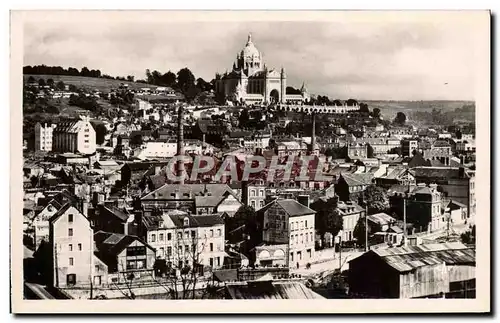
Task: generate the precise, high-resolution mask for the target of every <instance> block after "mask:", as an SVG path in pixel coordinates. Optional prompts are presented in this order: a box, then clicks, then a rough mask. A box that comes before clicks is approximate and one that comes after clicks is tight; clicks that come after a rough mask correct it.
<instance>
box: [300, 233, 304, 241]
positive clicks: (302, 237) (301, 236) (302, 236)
mask: <svg viewBox="0 0 500 323" xmlns="http://www.w3.org/2000/svg"><path fill="white" fill-rule="evenodd" d="M300 243H304V235H303V234H302V233H301V234H300Z"/></svg>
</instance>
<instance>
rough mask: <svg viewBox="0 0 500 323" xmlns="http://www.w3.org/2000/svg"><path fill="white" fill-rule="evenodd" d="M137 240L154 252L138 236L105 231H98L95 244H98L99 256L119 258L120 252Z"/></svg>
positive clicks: (95, 235)
mask: <svg viewBox="0 0 500 323" xmlns="http://www.w3.org/2000/svg"><path fill="white" fill-rule="evenodd" d="M136 240H138V241H140V242H141V243H142V244H144V245H145V246H146V247H148V248H149V249H151V250H154V248H153V247H151V246H150V245H148V244H147V243H146V242H144V241H142V240H141V239H140V238H139V237H137V236H131V235H126V234H120V233H111V232H104V231H98V232H96V233H95V234H94V242H95V243H96V247H97V249H98V252H99V254H101V255H103V254H106V255H107V256H117V255H118V254H119V253H120V252H122V251H123V250H124V249H125V248H127V247H128V246H129V245H130V244H131V243H132V242H134V241H136ZM105 258H107V257H105Z"/></svg>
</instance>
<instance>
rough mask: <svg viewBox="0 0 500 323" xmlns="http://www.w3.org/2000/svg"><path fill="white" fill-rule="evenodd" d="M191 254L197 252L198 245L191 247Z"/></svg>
mask: <svg viewBox="0 0 500 323" xmlns="http://www.w3.org/2000/svg"><path fill="white" fill-rule="evenodd" d="M191 252H192V253H193V254H194V253H195V252H196V245H191Z"/></svg>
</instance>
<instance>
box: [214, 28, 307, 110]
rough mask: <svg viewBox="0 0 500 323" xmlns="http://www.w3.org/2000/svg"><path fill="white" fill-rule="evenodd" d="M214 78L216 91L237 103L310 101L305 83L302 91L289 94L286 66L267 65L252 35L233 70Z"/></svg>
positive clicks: (249, 36) (299, 102) (297, 102)
mask: <svg viewBox="0 0 500 323" xmlns="http://www.w3.org/2000/svg"><path fill="white" fill-rule="evenodd" d="M215 79H216V83H215V91H216V93H217V94H219V95H224V97H225V99H226V100H227V101H229V102H233V103H236V104H246V105H250V104H278V103H293V104H301V103H304V102H307V101H308V100H309V94H308V93H307V90H306V88H305V85H304V84H302V87H301V88H300V90H299V91H293V89H289V91H288V92H289V93H287V85H286V73H285V69H284V68H281V70H280V71H278V70H276V69H273V68H268V67H267V66H266V64H264V62H263V60H262V53H261V52H259V50H258V49H257V47H255V45H254V43H253V42H252V35H251V34H250V35H248V40H247V43H246V45H245V47H244V48H243V50H242V51H241V52H240V53H238V54H237V55H236V62H234V63H233V70H232V71H231V72H226V73H224V74H222V75H220V74H217V75H216V77H215ZM290 92H293V93H290Z"/></svg>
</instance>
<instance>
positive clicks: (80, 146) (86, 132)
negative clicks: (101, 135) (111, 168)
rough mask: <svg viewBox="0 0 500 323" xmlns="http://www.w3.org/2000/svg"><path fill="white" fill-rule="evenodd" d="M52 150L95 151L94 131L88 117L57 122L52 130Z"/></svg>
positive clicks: (84, 152)
mask: <svg viewBox="0 0 500 323" xmlns="http://www.w3.org/2000/svg"><path fill="white" fill-rule="evenodd" d="M52 150H53V151H57V152H61V153H66V152H72V153H81V154H93V153H95V151H96V132H95V130H94V127H93V126H92V124H91V123H90V119H89V118H88V117H81V119H80V120H77V121H71V122H62V123H58V124H57V127H56V128H54V131H53V142H52Z"/></svg>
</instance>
